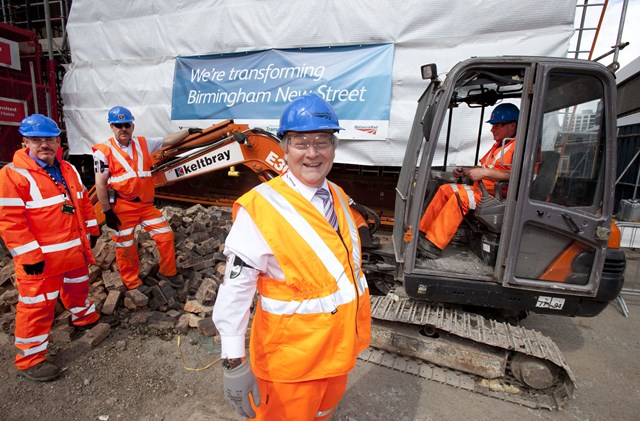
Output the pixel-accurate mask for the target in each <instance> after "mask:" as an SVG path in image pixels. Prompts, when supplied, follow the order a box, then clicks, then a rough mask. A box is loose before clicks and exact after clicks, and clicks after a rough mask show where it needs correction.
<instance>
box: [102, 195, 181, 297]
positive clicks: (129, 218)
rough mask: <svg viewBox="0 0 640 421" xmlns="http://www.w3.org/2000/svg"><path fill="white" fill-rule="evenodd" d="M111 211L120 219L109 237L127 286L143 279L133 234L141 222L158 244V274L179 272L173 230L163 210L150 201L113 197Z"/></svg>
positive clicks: (134, 286) (167, 274)
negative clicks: (114, 199) (114, 198)
mask: <svg viewBox="0 0 640 421" xmlns="http://www.w3.org/2000/svg"><path fill="white" fill-rule="evenodd" d="M113 211H114V212H115V214H116V215H117V217H118V219H119V220H120V226H119V229H120V230H119V231H117V232H116V233H115V234H114V235H113V236H112V237H111V239H112V240H113V243H114V245H115V248H116V262H117V263H118V269H119V270H120V277H121V278H122V282H123V283H124V284H125V286H126V287H127V289H134V288H137V287H139V286H140V285H142V281H141V280H140V278H139V277H138V272H139V270H140V261H139V259H138V246H137V243H136V241H135V238H134V237H135V228H136V225H138V224H141V225H142V227H143V228H144V230H145V231H147V232H148V233H149V234H150V235H151V238H152V239H153V240H154V241H155V242H156V245H157V246H158V251H159V252H160V269H159V272H160V274H162V275H165V276H173V275H175V274H176V273H177V272H178V271H177V269H176V252H175V245H174V235H173V230H172V229H171V227H170V226H169V223H168V222H167V220H166V219H165V218H164V216H162V213H160V211H159V210H158V209H156V208H155V207H154V206H153V203H143V202H130V201H128V200H124V199H120V198H119V199H116V203H115V205H114V206H113Z"/></svg>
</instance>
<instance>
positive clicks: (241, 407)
mask: <svg viewBox="0 0 640 421" xmlns="http://www.w3.org/2000/svg"><path fill="white" fill-rule="evenodd" d="M222 373H223V374H222V381H223V387H224V397H225V398H226V399H227V402H229V404H231V406H232V407H233V409H234V410H235V411H236V412H237V413H238V414H240V415H242V416H243V417H245V418H254V417H255V416H256V413H255V411H254V410H253V408H252V407H251V398H253V403H254V405H255V406H260V390H259V389H258V383H257V382H256V377H255V376H254V375H253V371H251V363H250V362H249V359H248V358H247V359H246V360H245V361H243V362H242V364H240V365H239V366H237V367H234V368H231V369H226V368H225V369H224V370H223V372H222Z"/></svg>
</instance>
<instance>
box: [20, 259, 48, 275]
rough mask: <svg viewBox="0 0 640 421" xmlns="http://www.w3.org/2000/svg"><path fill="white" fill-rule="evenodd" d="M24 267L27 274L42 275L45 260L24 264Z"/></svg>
mask: <svg viewBox="0 0 640 421" xmlns="http://www.w3.org/2000/svg"><path fill="white" fill-rule="evenodd" d="M22 267H23V268H24V271H25V272H26V273H27V275H40V274H41V273H42V271H43V270H44V260H43V261H41V262H37V263H33V264H31V265H27V264H24V265H22Z"/></svg>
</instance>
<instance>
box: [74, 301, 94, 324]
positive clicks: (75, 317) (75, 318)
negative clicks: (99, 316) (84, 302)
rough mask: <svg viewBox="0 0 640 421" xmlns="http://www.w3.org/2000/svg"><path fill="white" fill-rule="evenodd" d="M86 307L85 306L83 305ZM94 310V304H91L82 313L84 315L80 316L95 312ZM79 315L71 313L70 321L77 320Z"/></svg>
mask: <svg viewBox="0 0 640 421" xmlns="http://www.w3.org/2000/svg"><path fill="white" fill-rule="evenodd" d="M84 308H86V307H84ZM95 312H96V306H95V305H94V304H91V307H89V309H88V310H87V312H86V313H84V315H83V316H82V317H86V316H87V315H89V314H91V313H95ZM79 318H80V317H78V316H76V315H75V314H73V313H71V321H76V320H78V319H79Z"/></svg>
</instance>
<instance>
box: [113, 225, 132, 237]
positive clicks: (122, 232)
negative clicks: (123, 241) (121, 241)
mask: <svg viewBox="0 0 640 421" xmlns="http://www.w3.org/2000/svg"><path fill="white" fill-rule="evenodd" d="M135 228H136V227H133V228H127V229H126V230H122V231H116V233H115V235H116V236H118V237H124V236H125V235H129V234H132V233H133V230H134V229H135Z"/></svg>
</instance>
